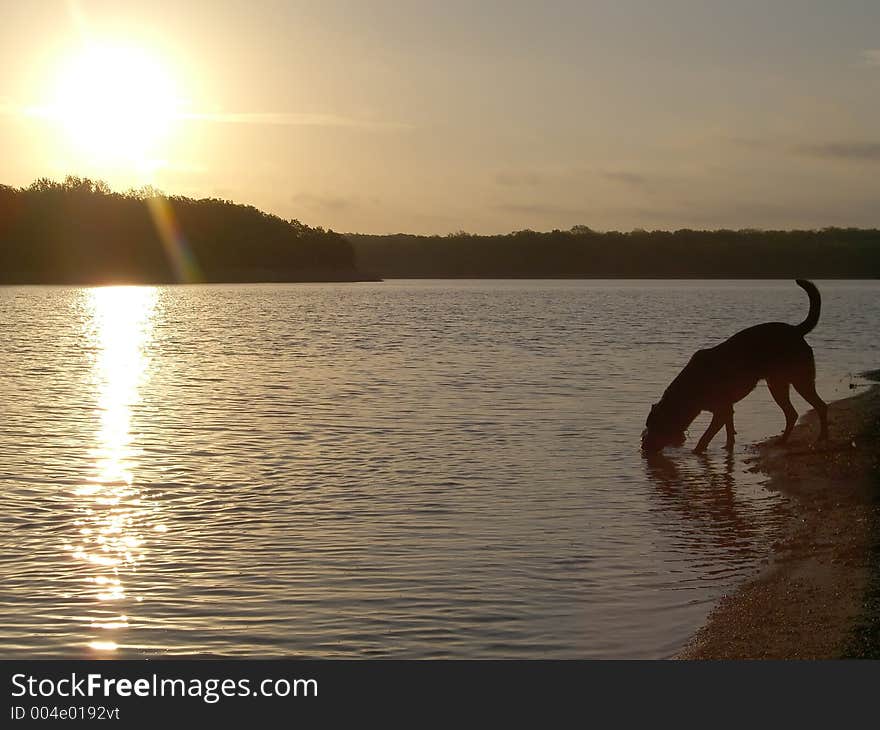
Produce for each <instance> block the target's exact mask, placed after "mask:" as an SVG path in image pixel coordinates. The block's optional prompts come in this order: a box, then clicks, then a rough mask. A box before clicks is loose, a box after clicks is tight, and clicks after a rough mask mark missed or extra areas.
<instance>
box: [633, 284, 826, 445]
mask: <svg viewBox="0 0 880 730" xmlns="http://www.w3.org/2000/svg"><path fill="white" fill-rule="evenodd" d="M797 284H798V286H800V287H801V288H803V289H804V290H806V292H807V295H808V296H809V298H810V310H809V312H808V314H807V317H806V319H805V320H804V321H803V322H801V323H800V324H797V325H792V324H785V323H783V322H766V323H764V324H759V325H755V326H754V327H749V328H748V329H744V330H742V331H741V332H737V333H736V334H735V335H733V336H732V337H730V338H729V339H727V340H725V341H724V342H722V343H721V344H719V345H716V346H715V347H710V348H708V349H705V350H698V351H697V352H696V353H695V354H694V356H693V357H692V358H691V359H690V362H688V364H687V365H686V366H685V367H684V369H683V370H682V371H681V372H680V373H679V374H678V375H677V376H676V378H675V380H673V381H672V382H671V383H670V384H669V387H668V388H667V389H666V391H665V392H664V393H663V397H662V398H661V399H660V402H659V403H655V404H654V405H653V406H651V412H650V413H649V414H648V420H647V422H646V423H645V430H644V431H643V432H642V450H643V451H645V452H646V453H656V452H658V451H661V450H662V449H664V448H665V447H667V446H683V445H684V442H685V438H686V437H685V431H686V430H687V427H688V426H690V425H691V423H692V422H693V421H694V419H695V418H696V417H697V416H698V415H699V414H700V413H701V412H702V411H709V412H710V413H711V414H712V421H711V423H710V424H709V427H708V428H707V429H706V432H705V433H704V434H703V435H702V436H701V437H700V440H699V441H698V442H697V446H696V448H695V449H694V451H695V452H697V453H701V452H703V451H705V450H706V447H707V446H708V445H709V442H710V441H711V440H712V439H713V438H714V437H715V435H716V434H717V433H718V432H719V431H720V430H721V428H722V427H724V428H725V431H726V434H727V447H728V448H732V447H733V441H734V434H735V433H736V431H735V430H734V427H733V405H734V403H736V402H737V401H740V400H742V399H743V398H745V397H746V396H747V395H748V394H749V393H751V392H752V390H754V388H755V386H756V385H757V384H758V381H759V380H766V381H767V386H768V387H769V389H770V393H771V395H772V396H773V399H774V400H775V401H776V403H777V404H778V405H779V407H780V408H781V409H782V412H783V413H784V414H785V430H784V431H783V432H782V436H781V439H780V440H781V441H782V442H785V441H786V439H788V436H789V434H790V433H791V430H792V428H794V425H795V423H796V422H797V418H798V414H797V411H796V410H795V409H794V406H792V404H791V400H790V398H789V387H790V386H794V389H795V390H796V391H797V392H798V393H799V394H800V395H801V397H803V399H804V400H806V401H807V402H808V403H809V404H810V405H811V406H813V408H815V409H816V413H817V414H818V415H819V424H820V433H819V438H820V439H823V440H824V439H827V438H828V406H827V405H825V402H824V401H823V400H822V399H821V398H820V397H819V395H818V394H817V393H816V384H815V381H816V365H815V361H814V359H813V350H812V348H811V347H810V346H809V345H808V344H807V342H806V340H805V339H804V335H806V334H807V333H808V332H810V331H811V330H812V329H813V328H814V327H815V326H816V323H817V322H818V321H819V312H820V310H821V307H822V299H821V297H820V296H819V290H818V289H817V288H816V286H815V284H813V282H811V281H806V280H805V279H798V280H797Z"/></svg>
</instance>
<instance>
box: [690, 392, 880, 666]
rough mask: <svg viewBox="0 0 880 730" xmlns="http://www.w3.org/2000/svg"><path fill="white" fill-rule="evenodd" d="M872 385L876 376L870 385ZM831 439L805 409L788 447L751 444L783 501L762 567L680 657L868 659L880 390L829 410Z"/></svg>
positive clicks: (877, 619)
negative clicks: (825, 441) (775, 537)
mask: <svg viewBox="0 0 880 730" xmlns="http://www.w3.org/2000/svg"><path fill="white" fill-rule="evenodd" d="M874 379H876V378H874ZM829 419H830V428H831V434H832V440H831V442H830V444H829V445H828V447H827V448H826V447H823V446H821V445H819V446H818V447H817V446H816V445H815V444H814V440H815V437H816V433H817V430H818V427H817V425H816V417H815V412H812V411H811V412H810V413H808V414H807V416H806V417H805V418H804V419H803V420H802V422H801V423H800V424H798V426H797V427H796V428H795V431H794V432H793V434H792V439H791V443H790V444H789V445H788V446H787V447H780V446H777V445H776V444H775V443H774V440H773V439H771V440H768V441H764V442H762V443H760V444H758V445H757V447H756V450H757V456H756V457H755V459H754V462H755V468H756V469H757V470H760V471H762V472H764V473H765V474H767V475H768V476H769V481H768V485H767V486H768V488H770V489H774V490H779V491H780V492H782V493H783V494H785V495H787V496H788V497H790V498H791V501H792V512H793V514H792V517H791V520H790V522H789V525H788V529H787V531H786V534H785V535H784V537H783V538H782V539H781V540H779V541H778V542H777V543H775V544H774V546H773V548H774V549H773V553H772V555H771V558H770V563H769V565H768V566H767V567H766V568H765V569H764V570H763V571H762V572H761V574H760V575H758V576H757V577H756V578H754V579H752V580H750V581H748V582H746V583H745V584H744V585H742V586H740V587H739V588H738V589H736V590H735V591H733V592H732V593H731V594H729V595H727V596H725V597H724V598H723V599H722V600H721V601H720V602H719V603H718V605H717V606H716V607H715V609H714V610H713V611H712V613H711V614H710V616H709V618H708V621H707V623H706V624H705V625H704V626H703V627H702V628H701V629H700V630H699V631H698V632H697V633H696V635H695V636H694V637H693V638H692V639H691V641H690V643H689V644H688V645H687V646H686V647H685V648H684V649H683V650H682V651H681V652H680V653H679V655H678V656H677V657H676V658H679V659H836V658H842V657H846V656H859V657H862V656H872V655H873V656H876V655H877V651H878V646H877V637H876V634H877V628H878V624H880V615H878V606H877V605H875V602H872V601H869V600H867V599H868V597H869V595H870V594H871V593H872V591H873V592H876V589H877V588H878V586H880V580H878V578H880V575H878V563H877V554H878V553H877V548H878V535H880V532H878V528H880V509H878V496H880V495H878V488H880V483H878V476H880V474H878V449H880V443H878V425H880V385H874V386H871V387H870V388H869V389H868V390H867V391H866V392H864V393H861V394H859V395H856V396H854V397H851V398H845V399H843V400H839V401H836V402H834V403H832V404H831V405H830V410H829Z"/></svg>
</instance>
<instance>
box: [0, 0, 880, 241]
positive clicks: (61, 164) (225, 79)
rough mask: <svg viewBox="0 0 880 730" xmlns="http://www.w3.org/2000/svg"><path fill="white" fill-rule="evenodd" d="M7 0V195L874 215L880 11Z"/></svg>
mask: <svg viewBox="0 0 880 730" xmlns="http://www.w3.org/2000/svg"><path fill="white" fill-rule="evenodd" d="M3 6H4V16H5V18H6V23H5V24H4V27H3V28H2V29H0V40H3V41H5V43H3V44H2V47H3V50H2V51H0V53H3V54H5V56H4V57H3V60H4V61H5V63H3V65H2V70H0V129H2V138H3V139H4V141H5V143H6V144H5V145H4V150H3V151H4V164H3V166H2V178H3V179H4V180H8V181H9V182H10V184H12V185H14V186H25V185H27V184H28V183H29V182H30V181H31V180H34V179H37V178H40V177H50V178H62V179H63V178H64V177H65V176H66V175H69V174H74V175H80V176H87V177H92V178H99V179H103V180H106V181H107V182H108V183H109V184H110V185H111V186H112V187H113V188H115V189H120V188H121V189H126V188H137V187H140V186H143V185H154V186H156V187H157V188H160V189H167V190H174V191H177V192H178V193H179V194H181V195H184V196H187V197H193V198H196V199H199V198H206V197H215V198H220V199H225V200H230V199H231V200H236V201H243V202H246V204H249V205H253V206H255V207H257V208H259V209H261V210H265V211H267V212H271V213H273V214H275V215H278V216H279V217H282V218H285V219H291V218H294V219H298V220H301V221H303V222H305V223H307V224H309V225H314V226H322V227H326V228H330V229H333V230H335V231H345V232H349V233H354V232H358V233H364V234H367V235H393V234H397V233H401V232H407V233H409V234H411V235H446V234H448V233H450V232H453V231H457V230H466V231H469V232H472V233H473V234H477V235H503V234H504V233H507V232H511V231H517V230H525V229H531V230H536V231H543V230H548V231H549V230H554V229H560V230H566V229H569V228H571V227H573V226H577V225H587V226H589V227H590V228H593V229H595V230H620V231H624V230H638V229H644V230H649V231H650V230H681V229H692V230H718V229H727V230H741V229H762V230H815V229H821V228H827V227H844V228H845V227H857V228H877V227H878V226H880V217H878V212H877V211H878V210H880V191H878V189H877V186H876V184H875V182H874V178H875V176H876V171H877V164H878V163H880V138H878V136H877V134H876V131H875V130H876V128H877V120H878V117H880V101H878V98H877V95H876V94H872V93H871V92H872V91H874V90H876V88H877V84H878V83H880V49H878V48H877V46H878V41H877V39H876V38H875V37H874V34H873V31H872V29H873V28H876V27H877V21H878V20H880V7H878V6H874V7H871V6H866V5H863V4H861V3H856V2H849V3H845V4H843V5H838V4H836V5H835V6H834V7H830V6H824V5H822V4H820V3H808V4H805V3H796V2H794V0H779V1H778V2H775V3H773V4H772V5H771V6H770V7H767V6H765V5H764V4H760V3H756V2H748V3H739V4H737V5H736V6H735V7H728V6H727V5H726V4H723V3H718V2H709V3H692V2H685V1H683V0H682V1H680V2H674V3H671V4H664V7H663V8H662V9H659V8H655V7H654V6H653V5H652V4H650V3H648V2H647V0H631V1H630V2H627V3H623V4H620V3H605V2H591V3H576V2H572V1H571V0H560V1H559V2H556V3H554V4H552V6H551V7H549V8H548V7H546V6H540V7H539V6H537V5H535V4H532V3H527V2H524V1H517V2H510V3H501V2H485V3H482V4H480V5H479V6H478V7H476V8H474V7H471V6H470V5H468V4H466V3H460V2H456V3H453V4H451V5H449V4H447V5H444V6H443V7H436V6H434V5H432V4H431V3H427V2H421V1H418V2H415V1H414V2H410V3H408V4H406V5H405V6H404V7H401V6H400V5H399V4H397V3H391V2H385V1H380V2H376V3H371V4H370V6H369V7H365V6H364V5H362V4H359V3H354V2H334V3H315V2H306V1H303V2H297V3H278V2H262V3H257V4H253V3H251V4H244V3H240V2H234V1H233V0H222V1H218V2H210V3H209V2H206V1H205V0H199V1H198V2H193V3H189V4H187V6H186V7H180V6H179V5H177V4H174V3H170V2H166V1H164V0H163V1H162V2H150V3H147V2H131V3H126V4H124V5H120V4H118V3H109V2H106V1H104V0H94V1H92V2H86V1H80V2H77V1H76V0H68V1H67V2H62V1H61V0H58V1H54V0H53V1H49V2H44V3H40V4H28V5H27V6H23V5H21V4H17V3H15V4H14V3H11V2H4V3H3ZM13 39H14V40H15V42H14V43H13V42H12V40H13ZM22 49H25V50H22Z"/></svg>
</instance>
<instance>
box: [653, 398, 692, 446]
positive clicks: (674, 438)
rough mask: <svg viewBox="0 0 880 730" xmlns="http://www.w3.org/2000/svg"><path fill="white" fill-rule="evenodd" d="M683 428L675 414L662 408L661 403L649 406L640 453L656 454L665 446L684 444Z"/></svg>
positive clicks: (680, 420)
mask: <svg viewBox="0 0 880 730" xmlns="http://www.w3.org/2000/svg"><path fill="white" fill-rule="evenodd" d="M685 428H687V426H686V425H685V426H683V425H682V419H681V418H678V416H677V414H676V413H673V412H671V411H670V409H669V408H666V407H664V404H663V402H662V401H661V402H660V403H655V404H654V405H652V406H651V412H650V413H649V414H648V419H647V420H646V421H645V430H644V431H642V451H644V452H645V453H646V454H656V453H657V452H659V451H662V450H663V449H665V448H666V447H667V446H682V445H684V442H685V438H686V437H685Z"/></svg>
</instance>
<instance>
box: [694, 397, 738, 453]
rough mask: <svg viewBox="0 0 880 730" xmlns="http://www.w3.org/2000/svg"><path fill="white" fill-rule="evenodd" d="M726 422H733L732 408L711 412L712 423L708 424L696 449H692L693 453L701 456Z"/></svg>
mask: <svg viewBox="0 0 880 730" xmlns="http://www.w3.org/2000/svg"><path fill="white" fill-rule="evenodd" d="M728 421H730V422H731V423H732V422H733V409H732V408H731V409H730V410H725V411H717V412H713V413H712V422H711V423H710V424H709V428H707V429H706V433H704V434H703V435H702V436H701V437H700V440H699V441H698V442H697V447H696V448H695V449H694V453H695V454H702V453H703V452H704V451H705V450H706V447H707V446H708V445H709V442H710V441H711V440H712V439H713V438H715V434H716V433H718V432H719V431H720V430H721V427H722V426H724V424H726V423H727V422H728Z"/></svg>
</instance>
